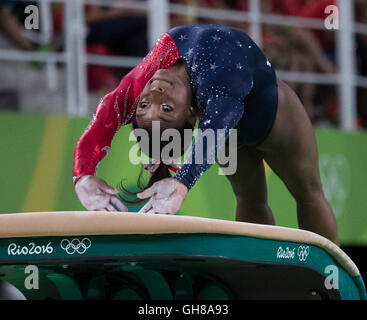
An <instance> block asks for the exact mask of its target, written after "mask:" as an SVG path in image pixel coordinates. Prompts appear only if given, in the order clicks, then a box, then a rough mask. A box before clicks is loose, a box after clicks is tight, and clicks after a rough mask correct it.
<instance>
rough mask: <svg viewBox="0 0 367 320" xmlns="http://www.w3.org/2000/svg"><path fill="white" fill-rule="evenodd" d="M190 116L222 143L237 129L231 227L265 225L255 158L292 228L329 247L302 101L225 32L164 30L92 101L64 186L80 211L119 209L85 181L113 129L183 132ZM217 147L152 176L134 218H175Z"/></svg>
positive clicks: (331, 219) (99, 185)
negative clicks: (285, 199) (69, 182)
mask: <svg viewBox="0 0 367 320" xmlns="http://www.w3.org/2000/svg"><path fill="white" fill-rule="evenodd" d="M197 119H199V125H198V128H199V129H201V130H202V131H204V130H206V129H213V130H217V129H226V134H225V139H226V140H227V141H228V136H229V129H233V128H235V129H237V137H238V149H237V163H238V165H237V170H236V172H235V173H234V174H233V175H227V178H228V179H229V181H230V182H231V185H232V188H233V191H234V194H235V196H236V200H237V208H236V220H237V221H243V222H252V223H259V224H274V218H273V214H272V212H271V210H270V208H269V206H268V203H267V188H266V180H265V171H264V164H263V160H265V161H266V162H267V164H268V165H269V166H270V168H271V169H272V170H273V171H274V172H275V173H276V174H277V175H278V176H279V177H280V179H281V180H282V181H283V182H284V183H285V185H286V187H287V188H288V190H289V192H290V193H291V195H292V196H293V197H294V199H295V200H296V202H297V218H298V224H299V227H300V228H301V229H305V230H309V231H312V232H315V233H318V234H320V235H322V236H324V237H326V238H328V239H330V240H331V241H333V242H334V243H337V244H338V235H337V225H336V220H335V216H334V214H333V211H332V208H331V206H330V204H329V203H328V201H327V200H326V198H325V195H324V192H323V189H322V184H321V179H320V173H319V167H318V151H317V144H316V139H315V136H314V132H313V128H312V125H311V122H310V120H309V118H308V116H307V114H306V112H305V110H304V107H303V105H302V103H301V102H300V100H299V98H298V97H297V96H296V94H295V93H294V92H293V91H292V90H291V89H290V88H289V87H288V86H287V85H286V84H285V83H284V82H282V81H280V80H277V78H276V75H275V72H274V69H273V68H272V66H271V63H270V62H269V61H268V60H267V59H266V57H265V56H264V54H263V53H262V52H261V50H260V49H259V48H258V47H257V46H256V44H255V43H254V42H253V41H252V40H251V39H250V37H249V36H248V35H247V34H245V33H244V32H242V31H240V30H238V29H235V28H230V27H225V26H218V25H193V26H179V27H175V28H173V29H171V30H169V31H168V32H166V33H165V34H164V35H163V36H162V37H161V38H160V39H159V40H158V42H157V43H156V45H155V46H154V47H153V48H152V49H151V51H150V52H149V53H148V55H147V56H146V57H145V58H144V59H143V61H142V62H141V63H140V64H139V65H138V66H136V67H135V68H134V69H133V70H132V71H131V72H130V73H128V74H127V75H126V76H125V77H124V78H123V79H122V80H121V82H120V84H119V86H118V87H117V88H116V89H115V90H114V91H112V92H110V93H109V94H107V95H106V96H104V97H103V98H102V99H101V101H100V103H99V105H98V106H97V109H96V111H95V113H94V116H93V119H92V120H91V122H90V124H89V125H88V127H87V128H86V130H85V132H84V133H83V135H82V136H81V138H80V139H79V141H78V143H77V145H76V148H75V152H74V166H73V180H74V183H75V190H76V193H77V195H78V197H79V199H80V201H81V203H82V204H83V205H84V207H85V208H86V209H88V210H108V211H117V210H118V211H127V208H126V207H125V206H124V204H123V203H122V202H121V201H120V200H119V199H118V197H117V196H116V195H117V193H118V192H120V190H119V189H115V188H112V187H111V186H109V185H108V184H107V183H106V182H105V181H104V180H102V179H100V178H98V177H96V176H95V173H96V168H97V165H98V163H99V162H100V161H101V160H102V158H103V157H104V156H105V155H106V154H107V152H108V150H109V148H110V146H111V141H112V139H113V137H114V135H115V133H116V132H117V131H118V130H119V128H120V127H121V126H122V125H126V124H128V123H133V125H134V127H135V128H143V129H147V130H151V127H152V122H153V121H159V123H160V125H161V128H163V129H164V128H179V129H183V128H193V127H194V125H195V123H196V121H197ZM202 141H203V140H201V142H198V143H202ZM196 143H197V142H196V140H195V141H194V143H193V144H192V146H191V155H192V158H191V159H194V156H193V155H194V153H195V150H196V148H195V144H196ZM218 144H219V142H218V141H217V142H216V143H215V145H212V146H207V151H204V156H203V159H204V161H203V163H200V164H199V163H194V162H193V163H189V162H188V161H184V163H183V165H182V166H181V167H180V168H179V169H178V170H177V171H176V172H175V174H174V176H173V177H170V176H169V177H168V176H167V177H166V178H164V179H162V180H159V179H157V178H156V179H155V181H154V183H153V184H152V183H151V185H150V186H149V188H146V189H145V190H143V191H142V192H140V193H138V197H139V198H140V199H147V198H150V199H149V201H148V202H147V203H146V205H145V206H144V207H143V208H142V209H141V210H140V212H148V213H160V214H175V213H176V212H177V211H178V210H179V208H180V207H181V205H182V203H183V201H184V200H185V197H186V195H187V193H188V191H189V190H190V189H191V188H192V187H193V185H194V184H195V182H196V181H197V180H198V179H199V178H200V176H201V175H202V174H203V173H204V172H205V171H206V170H207V169H208V168H209V167H210V166H211V164H210V163H208V161H207V159H208V156H209V153H211V152H213V150H214V149H215V150H218V149H220V150H222V148H223V147H224V145H218ZM204 149H205V148H204ZM164 166H165V165H164V164H162V163H161V165H160V167H159V168H163V167H164ZM165 170H166V171H167V172H168V170H167V169H165ZM158 171H159V170H158ZM161 171H162V170H161ZM154 176H156V177H158V174H153V177H154ZM153 177H152V179H153ZM157 180H158V181H157Z"/></svg>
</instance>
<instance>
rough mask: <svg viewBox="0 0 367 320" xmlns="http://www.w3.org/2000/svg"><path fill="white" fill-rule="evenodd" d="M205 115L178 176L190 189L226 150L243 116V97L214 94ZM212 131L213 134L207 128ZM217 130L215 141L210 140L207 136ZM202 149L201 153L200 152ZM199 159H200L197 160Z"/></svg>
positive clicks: (176, 176) (176, 175) (201, 119)
mask: <svg viewBox="0 0 367 320" xmlns="http://www.w3.org/2000/svg"><path fill="white" fill-rule="evenodd" d="M209 101H210V102H209V103H208V104H207V107H206V109H205V113H204V115H203V116H202V117H201V118H200V121H199V126H198V129H199V130H198V134H197V136H196V138H195V141H194V143H193V145H192V147H191V152H190V153H189V154H188V155H187V157H186V159H185V161H184V164H183V165H182V167H181V168H180V169H179V170H178V171H177V173H176V174H175V176H174V178H175V179H176V180H178V181H179V182H181V183H182V184H184V185H185V186H186V187H187V190H190V189H191V188H192V187H193V186H194V184H195V183H196V181H197V180H198V179H199V178H200V177H201V176H202V175H203V174H204V173H205V172H206V171H207V170H208V169H209V168H210V167H211V166H212V165H213V164H214V162H215V161H217V158H218V155H219V154H220V153H221V151H222V150H223V147H224V146H225V142H226V141H227V140H228V138H229V135H230V133H231V130H232V129H234V128H235V127H236V125H237V123H238V122H239V120H240V119H241V118H242V115H243V112H244V106H243V101H241V100H239V99H235V98H232V97H229V98H219V99H218V98H217V99H214V98H210V99H209ZM208 131H209V135H207V134H206V132H208ZM210 131H212V133H213V134H214V138H215V142H214V143H210V142H212V141H209V143H208V140H207V139H206V138H204V136H206V137H208V136H209V137H210ZM198 152H199V153H200V154H199V155H197V153H198ZM197 162H198V163H197Z"/></svg>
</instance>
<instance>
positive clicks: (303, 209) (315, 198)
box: [257, 81, 338, 244]
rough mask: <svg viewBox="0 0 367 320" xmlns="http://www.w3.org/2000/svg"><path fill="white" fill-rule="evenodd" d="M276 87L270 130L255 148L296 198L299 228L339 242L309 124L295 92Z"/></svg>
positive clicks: (279, 84) (286, 87)
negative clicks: (272, 122) (274, 113)
mask: <svg viewBox="0 0 367 320" xmlns="http://www.w3.org/2000/svg"><path fill="white" fill-rule="evenodd" d="M278 87H279V103H278V112H277V115H276V119H275V123H274V126H273V129H272V131H271V132H270V135H269V136H268V138H267V139H266V140H265V141H264V143H262V144H261V145H260V146H258V147H257V149H259V150H261V151H262V153H263V155H264V159H265V161H266V162H267V164H268V165H269V166H270V168H271V169H272V170H273V171H274V172H275V173H276V174H277V175H278V176H279V177H280V179H282V181H283V182H284V183H285V185H286V186H287V188H288V190H289V191H290V193H291V194H292V196H293V197H294V198H295V200H296V202H297V215H298V224H299V227H300V228H301V229H305V230H309V231H312V232H315V233H317V234H320V235H322V236H324V237H326V238H328V239H329V240H331V241H333V242H335V243H336V244H338V235H337V224H336V219H335V216H334V213H333V211H332V208H331V206H330V204H329V203H328V201H327V200H326V198H325V195H324V192H323V189H322V184H321V179H320V172H319V164H318V151H317V144H316V138H315V135H314V131H313V128H312V124H311V122H310V120H309V118H308V116H307V114H306V112H305V110H304V107H303V105H302V103H301V101H300V100H299V99H298V97H297V95H296V94H295V93H294V91H293V90H292V89H290V88H289V87H288V86H287V85H286V84H285V83H283V82H281V81H279V83H278Z"/></svg>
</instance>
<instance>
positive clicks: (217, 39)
mask: <svg viewBox="0 0 367 320" xmlns="http://www.w3.org/2000/svg"><path fill="white" fill-rule="evenodd" d="M212 39H213V42H217V41H219V40H221V39H222V38H221V37H218V36H217V35H215V36H213V37H212Z"/></svg>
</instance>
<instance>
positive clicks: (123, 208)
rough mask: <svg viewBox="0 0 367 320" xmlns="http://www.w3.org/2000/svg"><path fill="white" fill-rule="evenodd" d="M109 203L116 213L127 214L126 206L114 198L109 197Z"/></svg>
mask: <svg viewBox="0 0 367 320" xmlns="http://www.w3.org/2000/svg"><path fill="white" fill-rule="evenodd" d="M110 203H111V204H112V205H113V206H114V207H115V209H116V211H120V212H128V211H129V210H128V209H127V208H126V206H125V205H124V204H123V203H122V202H121V201H120V200H119V199H118V198H116V197H111V199H110Z"/></svg>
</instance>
